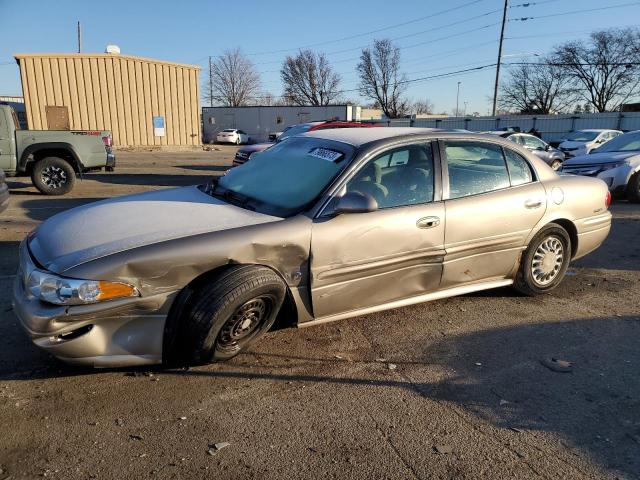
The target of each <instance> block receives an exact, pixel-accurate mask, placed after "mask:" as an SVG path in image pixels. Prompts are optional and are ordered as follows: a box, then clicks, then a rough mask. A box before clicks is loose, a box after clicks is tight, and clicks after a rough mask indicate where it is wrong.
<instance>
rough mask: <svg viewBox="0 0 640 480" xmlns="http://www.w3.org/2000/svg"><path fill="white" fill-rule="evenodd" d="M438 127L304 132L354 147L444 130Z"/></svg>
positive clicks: (339, 129) (307, 135) (309, 135)
mask: <svg viewBox="0 0 640 480" xmlns="http://www.w3.org/2000/svg"><path fill="white" fill-rule="evenodd" d="M444 131H446V130H442V129H440V128H416V127H384V128H337V129H330V128H329V129H326V130H314V131H311V132H307V133H304V134H303V136H305V137H314V138H322V139H324V140H333V141H336V142H343V143H348V144H349V145H353V146H354V147H359V146H361V145H366V144H367V143H371V142H376V141H378V140H385V139H387V138H393V137H402V136H410V135H421V134H422V135H424V134H429V133H435V132H444Z"/></svg>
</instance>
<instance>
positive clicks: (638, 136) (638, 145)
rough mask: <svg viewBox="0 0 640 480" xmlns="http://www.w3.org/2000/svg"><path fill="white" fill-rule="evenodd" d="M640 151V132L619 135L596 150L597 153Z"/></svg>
mask: <svg viewBox="0 0 640 480" xmlns="http://www.w3.org/2000/svg"><path fill="white" fill-rule="evenodd" d="M635 151H640V130H639V131H636V132H631V133H625V134H624V135H619V136H617V137H616V138H614V139H613V140H609V141H608V142H607V143H605V144H604V145H602V146H601V147H600V148H598V149H597V150H596V152H598V153H600V152H635Z"/></svg>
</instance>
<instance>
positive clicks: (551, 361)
mask: <svg viewBox="0 0 640 480" xmlns="http://www.w3.org/2000/svg"><path fill="white" fill-rule="evenodd" d="M540 363H542V365H544V366H545V367H547V368H548V369H549V370H551V371H554V372H559V373H570V372H572V371H573V363H572V362H568V361H566V360H560V359H558V358H554V357H551V358H543V359H542V360H540Z"/></svg>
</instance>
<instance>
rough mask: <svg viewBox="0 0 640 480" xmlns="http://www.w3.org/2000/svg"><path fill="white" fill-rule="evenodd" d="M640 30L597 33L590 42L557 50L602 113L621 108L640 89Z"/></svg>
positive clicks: (561, 63) (564, 65)
mask: <svg viewBox="0 0 640 480" xmlns="http://www.w3.org/2000/svg"><path fill="white" fill-rule="evenodd" d="M639 60H640V30H638V29H632V28H626V29H611V30H604V31H597V32H593V33H592V34H591V35H590V39H589V41H588V42H580V41H574V42H567V43H564V44H562V45H560V46H559V47H557V48H556V49H555V51H554V61H555V62H557V64H558V65H559V66H561V67H562V68H563V69H564V70H565V71H566V72H567V73H568V74H569V75H570V76H571V78H572V79H573V80H574V82H575V83H576V85H579V86H580V87H581V88H580V90H579V94H580V96H581V97H582V98H583V99H584V100H586V101H587V102H589V103H590V104H591V105H592V106H593V108H594V109H595V110H596V111H598V112H606V111H612V110H616V109H618V107H619V106H620V105H621V104H623V103H624V102H626V101H627V100H628V99H629V98H631V97H633V96H635V95H636V94H638V93H639V92H640V88H639V87H640V66H639V65H638V62H639Z"/></svg>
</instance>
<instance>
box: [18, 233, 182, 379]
mask: <svg viewBox="0 0 640 480" xmlns="http://www.w3.org/2000/svg"><path fill="white" fill-rule="evenodd" d="M34 267H35V266H34V264H33V260H32V259H31V256H30V254H29V251H28V248H27V244H26V240H25V241H23V242H22V244H21V245H20V268H19V271H18V274H17V275H16V280H15V282H14V287H13V310H14V312H15V314H16V316H17V317H18V319H19V320H20V324H21V325H22V327H23V328H24V330H25V331H26V332H27V334H28V335H29V337H30V338H31V340H32V341H33V343H34V344H35V345H37V346H38V347H40V348H42V349H43V350H45V351H47V352H48V353H50V354H52V355H53V356H55V357H57V358H59V359H60V360H62V361H65V362H67V363H71V364H75V365H86V366H93V367H121V366H131V365H149V364H157V363H161V362H162V339H163V334H164V325H165V320H166V317H167V314H168V311H169V307H170V305H171V302H172V301H173V298H174V296H175V294H176V292H172V293H167V294H159V295H154V296H151V297H137V298H126V299H121V300H112V301H108V302H104V303H96V304H91V305H75V306H61V305H51V304H47V303H44V302H41V301H40V300H38V299H37V298H34V297H32V296H31V295H30V294H29V293H28V292H27V291H26V289H25V287H24V279H25V278H26V277H28V273H27V272H28V271H29V269H32V268H34Z"/></svg>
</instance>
